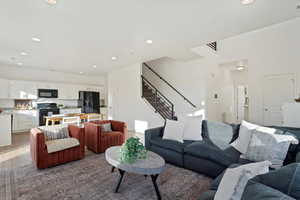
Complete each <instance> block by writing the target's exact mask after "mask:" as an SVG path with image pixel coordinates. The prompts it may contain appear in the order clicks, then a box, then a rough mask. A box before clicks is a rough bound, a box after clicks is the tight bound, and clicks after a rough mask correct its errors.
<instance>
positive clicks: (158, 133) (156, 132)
mask: <svg viewBox="0 0 300 200" xmlns="http://www.w3.org/2000/svg"><path fill="white" fill-rule="evenodd" d="M163 132H164V127H158V128H152V129H148V130H146V131H145V146H146V149H149V147H150V140H151V138H153V137H162V136H163Z"/></svg>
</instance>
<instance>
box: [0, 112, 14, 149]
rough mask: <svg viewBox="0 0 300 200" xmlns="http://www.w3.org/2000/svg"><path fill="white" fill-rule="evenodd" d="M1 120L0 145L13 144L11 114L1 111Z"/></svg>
mask: <svg viewBox="0 0 300 200" xmlns="http://www.w3.org/2000/svg"><path fill="white" fill-rule="evenodd" d="M0 121H1V126H0V146H7V145H11V144H12V139H11V114H9V113H0Z"/></svg>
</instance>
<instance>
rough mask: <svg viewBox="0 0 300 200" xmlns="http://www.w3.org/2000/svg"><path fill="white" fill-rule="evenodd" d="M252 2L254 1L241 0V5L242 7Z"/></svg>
mask: <svg viewBox="0 0 300 200" xmlns="http://www.w3.org/2000/svg"><path fill="white" fill-rule="evenodd" d="M254 2H255V0H241V3H242V4H243V5H249V4H253V3H254Z"/></svg>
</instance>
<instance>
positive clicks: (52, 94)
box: [38, 89, 58, 98]
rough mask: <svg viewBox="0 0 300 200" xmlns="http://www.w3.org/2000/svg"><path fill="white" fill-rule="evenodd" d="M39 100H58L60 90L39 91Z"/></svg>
mask: <svg viewBox="0 0 300 200" xmlns="http://www.w3.org/2000/svg"><path fill="white" fill-rule="evenodd" d="M38 97H39V98H58V90H56V89H38Z"/></svg>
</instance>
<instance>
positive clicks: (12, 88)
mask: <svg viewBox="0 0 300 200" xmlns="http://www.w3.org/2000/svg"><path fill="white" fill-rule="evenodd" d="M9 98H11V99H37V84H36V83H35V82H30V81H10V82H9Z"/></svg>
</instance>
